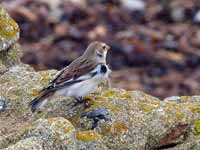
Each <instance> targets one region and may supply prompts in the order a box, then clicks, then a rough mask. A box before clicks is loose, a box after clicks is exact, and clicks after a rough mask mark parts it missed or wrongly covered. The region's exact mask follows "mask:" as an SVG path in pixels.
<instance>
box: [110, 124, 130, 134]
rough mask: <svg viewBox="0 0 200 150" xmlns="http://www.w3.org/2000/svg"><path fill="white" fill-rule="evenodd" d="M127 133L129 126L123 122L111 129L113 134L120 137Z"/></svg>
mask: <svg viewBox="0 0 200 150" xmlns="http://www.w3.org/2000/svg"><path fill="white" fill-rule="evenodd" d="M127 131H128V126H127V125H126V124H125V123H124V122H122V121H118V122H115V123H113V125H112V127H111V133H112V134H114V135H119V134H122V133H124V132H127Z"/></svg>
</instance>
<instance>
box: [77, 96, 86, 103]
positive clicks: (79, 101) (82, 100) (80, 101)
mask: <svg viewBox="0 0 200 150" xmlns="http://www.w3.org/2000/svg"><path fill="white" fill-rule="evenodd" d="M75 100H76V102H77V103H83V102H84V99H83V97H75Z"/></svg>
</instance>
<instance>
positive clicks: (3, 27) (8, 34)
mask: <svg viewBox="0 0 200 150" xmlns="http://www.w3.org/2000/svg"><path fill="white" fill-rule="evenodd" d="M18 38H19V26H18V24H17V23H16V22H15V21H14V20H13V19H12V18H11V17H10V16H9V15H8V13H7V12H6V11H5V9H4V8H3V7H2V6H1V5H0V52H1V51H3V50H7V49H8V48H9V47H10V46H11V45H13V44H14V43H15V42H16V41H17V40H18Z"/></svg>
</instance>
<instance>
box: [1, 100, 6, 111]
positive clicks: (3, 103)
mask: <svg viewBox="0 0 200 150" xmlns="http://www.w3.org/2000/svg"><path fill="white" fill-rule="evenodd" d="M5 109H6V99H4V98H2V97H0V112H2V111H4V110H5Z"/></svg>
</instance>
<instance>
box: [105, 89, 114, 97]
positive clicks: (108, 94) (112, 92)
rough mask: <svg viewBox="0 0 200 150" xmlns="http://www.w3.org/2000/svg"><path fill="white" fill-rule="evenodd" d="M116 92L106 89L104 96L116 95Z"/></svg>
mask: <svg viewBox="0 0 200 150" xmlns="http://www.w3.org/2000/svg"><path fill="white" fill-rule="evenodd" d="M116 94H117V93H116V92H114V91H112V90H106V91H105V92H104V93H103V96H104V97H112V96H116Z"/></svg>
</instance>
